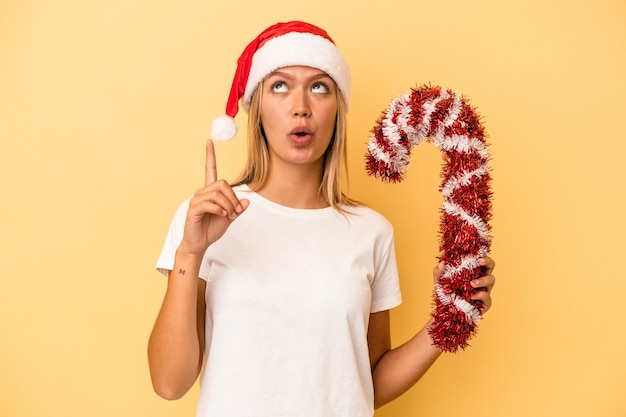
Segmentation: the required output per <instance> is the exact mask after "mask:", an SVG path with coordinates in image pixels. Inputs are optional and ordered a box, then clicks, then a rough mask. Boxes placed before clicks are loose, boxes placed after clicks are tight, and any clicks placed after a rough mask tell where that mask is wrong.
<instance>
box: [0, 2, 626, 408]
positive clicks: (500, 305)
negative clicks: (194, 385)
mask: <svg viewBox="0 0 626 417" xmlns="http://www.w3.org/2000/svg"><path fill="white" fill-rule="evenodd" d="M291 19H303V20H309V21H311V22H313V23H316V24H318V25H320V26H322V27H324V28H326V29H327V30H328V31H329V33H330V34H331V35H332V36H333V38H334V39H335V40H336V42H337V43H338V45H339V46H340V48H341V49H342V51H343V52H344V54H345V56H346V58H347V60H348V61H349V62H350V64H351V68H352V71H353V81H354V82H353V95H352V104H351V112H350V119H349V123H350V132H349V133H350V138H351V139H350V140H351V142H350V158H349V159H350V172H351V179H352V183H351V194H352V195H353V196H354V197H356V198H357V199H360V200H363V201H366V202H367V203H369V204H370V205H371V206H373V207H374V208H376V209H378V210H379V211H381V212H382V213H383V214H384V215H386V216H387V217H388V218H389V219H390V220H391V221H392V222H393V224H394V226H395V230H396V235H397V255H398V262H399V268H400V273H401V285H402V289H403V295H404V304H403V305H402V306H401V307H399V308H397V309H396V310H394V312H393V315H392V319H393V322H392V324H393V340H394V343H400V342H401V341H404V340H405V339H407V338H408V337H410V335H412V334H413V333H414V332H415V331H416V330H417V329H418V328H419V327H420V326H421V325H422V324H423V323H424V322H425V320H426V318H427V316H428V314H429V312H430V308H431V306H430V301H431V298H430V297H431V285H432V282H431V270H432V267H433V266H434V264H435V263H436V260H435V257H436V255H437V241H436V240H437V221H438V216H439V214H438V205H439V203H440V198H441V197H440V195H439V192H438V190H437V187H438V183H439V178H438V176H439V170H440V164H441V159H440V156H439V151H438V150H437V149H435V148H434V147H433V146H432V145H424V146H423V147H422V148H421V149H415V150H414V153H413V157H412V164H411V166H410V169H409V175H408V178H407V180H406V181H405V182H403V183H402V184H398V185H388V184H383V183H381V182H380V181H379V180H376V179H373V178H369V177H367V176H366V175H365V171H364V169H363V155H364V153H365V146H366V143H367V139H368V132H369V129H370V128H371V127H372V126H373V124H374V121H375V119H376V118H377V117H378V115H379V112H380V111H381V110H383V109H384V108H386V107H387V105H388V103H389V101H390V100H391V99H392V98H394V97H396V96H397V95H399V94H400V93H402V92H403V91H406V90H408V89H409V88H410V87H412V86H416V85H418V84H422V83H432V84H435V85H440V86H443V87H449V88H452V89H458V90H460V91H462V92H463V93H464V94H465V95H466V96H467V97H469V98H470V99H471V101H472V103H473V104H474V105H475V106H477V107H478V109H479V111H480V113H481V114H482V115H483V116H484V124H485V127H486V129H487V131H488V133H489V135H490V143H491V147H490V150H491V153H492V156H493V168H494V169H493V178H494V180H493V190H494V193H495V196H494V219H493V222H492V225H493V228H494V229H493V234H494V242H493V247H492V249H493V251H492V255H493V257H494V258H495V260H496V262H497V264H498V266H497V269H496V276H497V277H498V282H497V285H496V288H495V289H494V292H493V296H494V299H495V305H494V307H493V309H492V310H491V311H490V312H489V313H488V314H487V315H486V317H485V320H484V321H483V322H481V324H480V327H479V334H478V336H477V337H476V338H474V339H473V340H472V347H471V348H469V349H468V350H466V351H465V352H463V353H460V354H456V355H446V356H445V357H443V358H441V359H440V360H439V362H438V363H437V364H436V365H435V366H434V367H433V368H432V369H431V371H430V372H429V373H428V374H427V376H425V377H424V378H423V380H422V381H421V382H420V383H419V384H418V385H417V386H416V387H414V388H413V389H412V390H411V391H409V392H408V393H407V394H405V395H404V396H403V397H401V398H400V399H398V400H396V401H395V402H394V403H392V404H390V405H387V406H385V407H384V408H382V409H381V410H380V411H379V412H378V413H377V416H380V417H385V416H386V417H412V416H424V417H428V416H458V415H463V416H465V417H471V416H480V417H484V416H507V417H516V416H529V415H532V416H541V417H543V416H546V417H548V416H550V417H552V416H569V417H579V416H580V417H582V416H603V417H617V416H624V415H626V396H624V392H626V354H625V353H626V332H625V330H626V324H625V323H624V319H625V318H626V313H625V310H624V302H623V298H624V293H625V292H626V280H625V278H626V276H625V274H624V270H623V268H622V264H623V259H624V237H625V236H626V221H625V220H624V206H625V204H624V203H625V195H626V193H625V186H624V181H625V179H626V170H625V168H624V166H625V165H626V163H625V162H624V154H625V153H626V123H625V117H626V111H625V110H626V105H625V104H624V97H625V96H626V81H625V75H624V74H626V3H624V2H623V1H622V0H568V1H566V0H560V1H558V0H552V1H547V0H524V1H516V2H512V1H506V0H482V1H466V0H442V1H429V2H422V1H409V0H404V1H396V0H387V1H384V2H369V3H368V2H367V1H363V0H345V1H317V2H308V3H307V2H305V3H297V2H291V1H283V0H280V1H273V2H267V4H264V3H263V2H259V1H250V0H246V1H232V2H228V1H220V2H216V1H200V0H182V1H177V2H173V1H172V2H155V1H148V0H91V1H84V0H54V1H52V0H40V1H34V0H2V1H1V2H0V187H1V188H0V201H1V203H0V209H1V216H0V222H1V225H0V258H1V260H0V261H1V267H2V274H1V278H0V279H1V285H0V326H1V327H0V328H1V330H2V332H1V335H0V393H1V394H0V415H2V416H16V417H17V416H28V417H31V416H32V417H35V416H36V417H41V416H63V417H73V416H85V415H89V416H91V417H99V416H111V415H115V416H152V417H157V416H185V415H186V416H191V415H193V414H194V408H195V401H196V396H197V389H194V390H193V391H192V392H191V393H190V394H188V395H187V397H185V398H184V399H182V400H180V401H177V402H166V401H164V400H162V399H160V398H158V397H157V396H156V395H155V394H153V393H152V390H151V386H150V380H149V376H148V368H147V362H146V354H145V351H146V341H147V338H148V334H149V332H150V329H151V326H152V323H153V320H154V318H155V316H156V313H157V309H158V308H159V305H160V302H161V298H162V295H163V292H164V289H165V280H164V279H163V278H161V277H160V276H159V275H158V274H157V273H156V272H155V271H154V269H153V266H154V263H155V260H156V257H157V255H158V253H159V251H160V248H161V244H162V242H163V238H164V235H165V232H166V229H167V226H168V224H169V221H170V218H171V215H172V214H173V211H174V209H175V207H176V206H177V205H178V203H179V202H180V201H181V200H182V199H184V198H185V197H187V196H188V195H189V194H190V193H192V192H193V191H194V190H195V189H196V188H198V187H199V186H201V185H202V180H203V164H204V153H203V152H204V141H205V139H206V137H207V136H208V131H209V125H210V122H211V120H212V118H213V117H214V116H216V115H219V114H221V113H222V112H223V108H224V105H225V102H226V97H227V94H228V90H229V87H230V81H231V79H232V75H233V73H234V68H235V62H236V59H237V57H238V56H239V53H240V52H241V50H242V49H243V47H244V46H245V44H247V43H248V42H249V41H250V40H251V39H252V38H253V37H254V36H256V34H257V33H258V32H259V31H260V30H262V29H263V28H265V27H266V26H268V25H270V24H273V23H275V22H276V21H285V20H291ZM237 119H238V121H239V125H240V127H241V129H242V131H243V129H244V127H245V114H241V115H240V116H238V118H237ZM244 142H245V141H244V139H243V135H242V134H240V135H239V136H238V137H237V138H236V139H235V140H234V141H232V142H230V143H225V144H219V145H218V148H217V152H218V164H219V167H218V168H219V172H220V174H221V176H222V177H224V178H226V179H233V177H234V176H235V174H236V173H237V172H238V171H239V169H240V167H241V165H242V162H243V153H244Z"/></svg>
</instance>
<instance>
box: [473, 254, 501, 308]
mask: <svg viewBox="0 0 626 417" xmlns="http://www.w3.org/2000/svg"><path fill="white" fill-rule="evenodd" d="M478 265H480V266H483V267H485V275H483V276H482V277H480V278H476V279H474V280H472V282H471V283H470V285H471V286H472V288H475V289H476V290H477V291H476V293H475V294H474V295H473V296H472V300H480V301H482V303H483V304H482V308H481V310H480V313H481V314H485V313H486V312H487V310H489V309H490V308H491V290H492V289H493V286H494V285H495V283H496V277H495V276H493V275H492V272H493V270H494V268H495V267H496V263H495V262H494V261H493V259H491V258H490V257H488V256H485V257H484V258H480V259H478Z"/></svg>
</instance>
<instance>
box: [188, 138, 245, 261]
mask: <svg viewBox="0 0 626 417" xmlns="http://www.w3.org/2000/svg"><path fill="white" fill-rule="evenodd" d="M249 205H250V201H249V200H247V199H241V200H239V199H238V198H237V196H236V195H235V192H234V191H233V189H232V188H231V187H230V185H229V184H228V183H227V182H226V181H224V180H218V179H217V165H216V162H215V148H214V146H213V142H212V141H210V140H209V141H207V144H206V164H205V181H204V188H201V189H200V190H198V191H196V193H195V194H194V196H193V198H192V199H191V201H190V202H189V210H188V211H187V219H186V221H185V230H184V234H183V240H182V242H181V244H180V246H179V248H178V250H179V251H183V252H186V253H188V254H191V255H199V256H203V255H204V252H205V251H206V250H207V248H208V247H209V246H210V245H211V244H212V243H214V242H215V241H217V240H218V239H219V238H220V237H222V235H223V234H224V232H226V229H228V226H230V224H231V223H232V222H233V221H234V220H235V219H236V218H237V217H238V216H239V215H240V214H241V213H243V212H244V210H245V209H246V208H248V206H249Z"/></svg>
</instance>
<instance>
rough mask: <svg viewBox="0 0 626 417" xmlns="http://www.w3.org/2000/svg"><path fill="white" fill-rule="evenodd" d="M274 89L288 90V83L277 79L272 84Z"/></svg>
mask: <svg viewBox="0 0 626 417" xmlns="http://www.w3.org/2000/svg"><path fill="white" fill-rule="evenodd" d="M272 91H273V92H275V93H281V92H283V91H287V84H285V82H284V81H276V82H275V83H274V84H272Z"/></svg>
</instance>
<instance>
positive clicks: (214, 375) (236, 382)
mask: <svg viewBox="0 0 626 417" xmlns="http://www.w3.org/2000/svg"><path fill="white" fill-rule="evenodd" d="M235 191H236V193H237V195H238V197H239V198H247V199H249V200H250V206H249V207H248V208H247V210H246V211H245V212H244V213H243V214H241V215H240V216H239V218H237V219H236V220H235V221H234V222H233V223H232V224H231V226H230V227H229V228H228V230H227V231H226V233H225V234H224V236H223V237H222V238H221V239H220V240H219V241H217V242H215V243H214V244H213V245H211V246H210V247H209V249H208V250H207V252H206V254H205V256H204V260H203V263H202V266H201V269H200V277H201V278H202V279H205V280H207V291H206V354H205V362H204V370H203V372H202V375H201V385H200V387H201V388H200V400H199V403H198V410H197V416H199V417H246V416H254V417H296V416H297V417H371V416H372V415H373V414H374V401H373V398H374V397H373V386H372V376H371V370H370V363H369V352H368V346H367V328H368V323H369V315H370V313H373V312H377V311H383V310H388V309H390V308H393V307H395V306H397V305H399V304H400V302H401V298H400V289H399V283H398V275H397V267H396V260H395V253H394V244H393V231H392V227H391V225H390V223H389V222H388V221H387V220H386V219H385V218H384V217H383V216H381V215H380V214H378V213H376V212H375V211H373V210H371V209H369V208H367V207H348V210H350V211H351V212H352V213H354V214H342V213H340V212H338V211H337V210H335V209H333V208H330V207H329V208H323V209H311V210H305V209H294V208H289V207H285V206H281V205H278V204H276V203H273V202H271V201H269V200H267V199H265V198H263V197H261V196H260V195H258V194H257V193H254V192H251V191H249V188H248V187H246V186H240V187H236V188H235ZM188 205H189V201H185V202H184V203H183V204H182V205H181V206H180V207H179V209H178V210H177V212H176V215H175V217H174V219H173V221H172V224H171V226H170V229H169V232H168V235H167V238H166V241H165V245H164V248H163V251H162V253H161V256H160V258H159V260H158V263H157V268H158V269H159V270H160V271H162V272H163V273H167V270H171V269H172V267H173V265H174V253H175V251H176V248H177V247H178V245H179V244H180V241H181V239H182V233H183V226H184V223H185V217H186V211H187V208H188Z"/></svg>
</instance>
